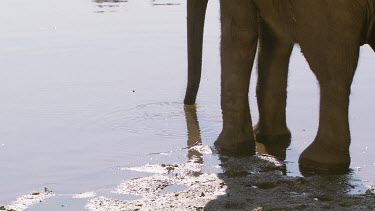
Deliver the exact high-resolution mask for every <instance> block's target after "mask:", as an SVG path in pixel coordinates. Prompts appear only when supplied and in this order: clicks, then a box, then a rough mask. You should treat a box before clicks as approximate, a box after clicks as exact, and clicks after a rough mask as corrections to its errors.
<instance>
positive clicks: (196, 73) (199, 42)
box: [184, 0, 208, 105]
mask: <svg viewBox="0 0 375 211" xmlns="http://www.w3.org/2000/svg"><path fill="white" fill-rule="evenodd" d="M207 3H208V0H188V1H187V34H188V36H187V48H188V82H187V88H186V94H185V99H184V104H186V105H193V104H195V100H196V98H197V93H198V89H199V83H200V80H201V72H202V46H203V29H204V20H205V16H206V9H207Z"/></svg>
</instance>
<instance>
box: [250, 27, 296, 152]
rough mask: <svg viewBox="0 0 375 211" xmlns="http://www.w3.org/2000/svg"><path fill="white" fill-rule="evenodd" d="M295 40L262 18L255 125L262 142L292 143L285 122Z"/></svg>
mask: <svg viewBox="0 0 375 211" xmlns="http://www.w3.org/2000/svg"><path fill="white" fill-rule="evenodd" d="M292 50H293V43H292V42H291V41H290V40H288V38H287V37H283V36H280V35H277V33H275V32H274V31H273V30H272V29H271V28H270V27H269V26H268V25H267V24H266V23H264V22H263V21H260V31H259V54H258V83H257V90H256V93H257V101H258V109H259V122H258V124H257V125H256V126H255V127H254V133H255V136H256V140H257V141H258V142H262V143H271V144H281V145H285V144H289V143H290V138H291V134H290V131H289V129H288V127H287V125H286V114H285V109H286V98H287V81H288V66H289V58H290V55H291V53H292Z"/></svg>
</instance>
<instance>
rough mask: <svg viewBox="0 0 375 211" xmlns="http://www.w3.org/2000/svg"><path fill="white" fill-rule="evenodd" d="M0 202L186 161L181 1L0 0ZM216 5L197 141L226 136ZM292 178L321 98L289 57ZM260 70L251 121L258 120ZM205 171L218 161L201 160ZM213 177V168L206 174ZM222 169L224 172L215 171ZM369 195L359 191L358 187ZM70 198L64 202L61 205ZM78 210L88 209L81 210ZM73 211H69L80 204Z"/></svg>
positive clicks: (363, 120)
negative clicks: (148, 165) (130, 169)
mask: <svg viewBox="0 0 375 211" xmlns="http://www.w3.org/2000/svg"><path fill="white" fill-rule="evenodd" d="M0 5H1V7H0V20H1V21H0V26H1V27H0V42H1V48H0V69H1V72H0V98H1V99H2V101H1V102H2V103H1V104H0V166H1V173H0V205H2V204H4V205H5V204H9V203H10V202H11V201H14V200H15V199H16V198H17V197H19V196H21V195H24V194H28V193H31V192H33V191H41V190H43V188H44V187H48V188H49V189H52V190H53V191H54V192H55V193H57V194H60V196H61V199H59V198H54V199H53V200H52V201H51V202H48V201H47V204H46V205H44V207H39V209H45V210H51V207H54V206H60V205H61V204H66V203H72V204H74V202H71V201H69V200H68V199H67V198H66V196H69V197H70V196H71V195H73V194H77V193H82V192H85V191H93V190H94V191H97V192H98V191H99V192H100V191H101V190H106V189H109V188H112V187H115V186H116V185H118V184H119V183H120V182H121V181H122V180H126V179H129V178H133V177H136V176H138V175H139V174H137V173H131V172H127V171H120V170H119V168H118V167H131V166H140V165H144V164H146V163H163V162H165V163H168V162H169V163H171V162H172V163H173V162H185V161H186V160H188V158H187V157H186V154H188V150H187V149H185V148H186V146H187V144H191V143H189V141H187V140H188V132H187V127H186V119H185V112H184V106H183V105H182V103H181V102H182V100H183V97H184V93H185V85H186V66H187V64H186V26H185V22H186V13H185V8H186V7H185V1H179V0H163V1H158V0H155V1H146V0H112V1H105V0H97V1H96V2H95V1H90V0H48V1H45V0H34V1H26V0H2V1H1V3H0ZM218 10H219V4H218V1H211V2H210V5H209V8H208V14H207V22H206V34H205V43H204V58H203V76H202V84H201V88H200V92H199V96H198V103H197V117H198V121H199V128H200V132H201V133H200V135H201V138H200V139H201V141H202V143H203V144H204V145H209V146H212V145H213V142H214V141H215V139H216V138H217V136H218V134H219V133H220V131H221V111H220V103H219V102H220V87H219V86H220V81H219V77H220V60H219V59H220V58H219V42H220V39H219V15H218ZM373 58H374V54H373V53H372V51H371V49H370V48H369V47H367V46H365V47H363V48H362V51H361V60H360V64H359V68H358V71H357V75H356V77H355V80H354V84H353V88H352V96H351V104H350V125H351V133H352V145H351V155H352V165H351V168H352V169H354V170H353V173H352V174H353V175H354V178H357V180H358V181H353V183H359V184H362V185H364V186H367V185H370V184H374V183H375V176H374V174H373V172H374V170H375V159H374V156H371V155H373V154H375V142H374V141H373V140H372V139H373V135H374V133H373V131H374V126H373V124H372V120H373V119H375V112H373V109H372V108H373V107H374V106H375V100H372V99H373V96H374V95H373V94H372V90H374V88H375V85H374V83H372V82H373V81H374V79H375V72H373V71H372V70H371V69H372V68H371V67H374V65H375V62H374V61H375V60H374V59H373ZM290 69H291V71H290V77H289V87H288V109H287V118H288V119H287V121H288V125H289V128H290V129H291V131H292V135H293V140H292V144H291V146H290V147H289V149H288V151H287V157H286V161H287V172H288V174H289V175H292V176H299V175H300V174H299V171H298V163H297V160H298V156H299V154H300V153H301V152H302V151H303V150H304V149H305V148H306V147H307V146H308V144H309V143H310V142H311V141H312V140H313V138H314V136H315V133H316V130H317V125H318V103H319V92H318V85H317V82H316V80H315V78H314V76H313V74H312V73H311V71H310V70H309V68H308V66H307V64H306V62H305V59H304V58H303V56H302V55H301V54H300V53H299V49H298V47H296V48H295V50H294V53H293V57H292V59H291V66H290ZM255 80H256V74H255V71H254V74H253V77H252V84H251V90H252V91H251V93H250V100H251V107H252V115H253V122H256V120H257V116H258V115H257V110H256V100H255ZM204 162H205V164H207V166H210V165H212V166H215V165H217V164H219V163H220V161H219V160H218V159H217V156H216V155H212V156H205V159H204ZM206 170H207V171H215V170H214V169H210V168H208V167H207V169H206ZM216 171H217V170H216ZM361 191H363V189H361ZM67 200H68V202H66V201H67ZM80 203H81V202H80ZM80 206H81V204H79V206H78V205H77V204H76V206H72V208H73V207H74V209H79V208H76V207H80Z"/></svg>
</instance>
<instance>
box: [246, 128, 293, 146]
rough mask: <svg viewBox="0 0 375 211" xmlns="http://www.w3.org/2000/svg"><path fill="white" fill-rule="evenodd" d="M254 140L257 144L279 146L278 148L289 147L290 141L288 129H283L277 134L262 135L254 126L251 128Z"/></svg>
mask: <svg viewBox="0 0 375 211" xmlns="http://www.w3.org/2000/svg"><path fill="white" fill-rule="evenodd" d="M253 130H254V135H255V140H256V141H257V142H259V143H263V144H267V145H279V146H286V147H288V146H289V145H290V140H291V137H292V135H291V133H290V130H289V129H288V128H285V129H283V130H281V131H278V132H277V133H264V132H262V131H261V130H260V129H259V127H258V126H257V125H256V126H254V128H253Z"/></svg>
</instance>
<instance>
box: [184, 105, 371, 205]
mask: <svg viewBox="0 0 375 211" xmlns="http://www.w3.org/2000/svg"><path fill="white" fill-rule="evenodd" d="M185 117H186V123H187V128H188V141H187V144H188V148H189V151H188V159H189V161H192V160H193V161H195V162H199V163H203V155H202V154H201V153H199V152H198V151H196V150H194V149H193V148H192V147H193V146H196V145H197V144H201V143H202V139H201V134H200V128H199V121H198V118H197V114H196V107H195V106H187V107H185ZM288 146H289V145H276V146H275V145H265V144H261V143H257V155H256V156H250V157H231V156H226V155H221V154H219V159H220V161H221V164H220V166H221V168H222V169H223V173H219V174H218V177H219V178H220V179H221V180H223V181H224V184H225V185H226V187H227V189H226V194H225V195H222V196H218V198H217V199H216V200H212V201H210V202H209V203H208V204H207V205H206V207H205V208H204V210H295V209H296V210H320V209H333V210H336V209H338V210H372V209H374V208H375V196H374V194H371V193H367V194H363V195H350V194H349V192H350V191H351V190H353V189H355V188H356V187H355V185H353V181H354V179H353V177H352V174H350V173H349V174H345V175H331V176H311V177H290V176H286V172H287V169H286V165H285V162H284V161H285V159H286V152H287V148H288Z"/></svg>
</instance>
